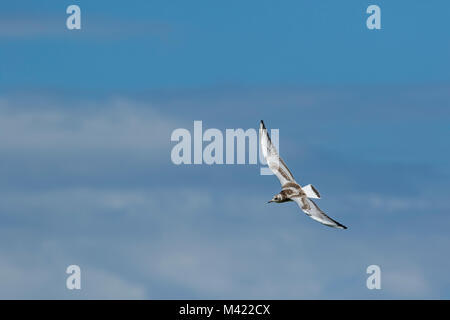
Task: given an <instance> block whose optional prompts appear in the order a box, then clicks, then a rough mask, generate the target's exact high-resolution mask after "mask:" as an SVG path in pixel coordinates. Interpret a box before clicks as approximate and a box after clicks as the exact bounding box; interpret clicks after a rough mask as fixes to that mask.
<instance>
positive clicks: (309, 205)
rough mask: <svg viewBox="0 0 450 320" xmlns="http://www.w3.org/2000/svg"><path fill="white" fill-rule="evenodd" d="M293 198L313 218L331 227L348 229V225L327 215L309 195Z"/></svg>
mask: <svg viewBox="0 0 450 320" xmlns="http://www.w3.org/2000/svg"><path fill="white" fill-rule="evenodd" d="M292 200H294V201H295V202H297V204H298V206H299V207H300V209H302V210H303V212H305V213H306V214H307V215H308V216H310V217H311V218H312V219H314V220H316V221H319V222H320V223H322V224H324V225H326V226H329V227H333V228H339V229H347V227H346V226H344V225H342V224H340V223H339V222H337V221H335V220H333V219H331V218H330V217H329V216H327V215H326V214H325V213H324V212H323V211H322V210H320V208H319V207H318V206H317V204H315V203H314V201H312V200H311V199H308V198H307V197H294V198H292Z"/></svg>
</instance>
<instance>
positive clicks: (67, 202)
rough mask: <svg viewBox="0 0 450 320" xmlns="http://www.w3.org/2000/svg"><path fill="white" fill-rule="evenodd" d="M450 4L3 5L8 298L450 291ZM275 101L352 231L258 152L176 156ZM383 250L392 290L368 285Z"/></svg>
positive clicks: (300, 172) (300, 173)
mask: <svg viewBox="0 0 450 320" xmlns="http://www.w3.org/2000/svg"><path fill="white" fill-rule="evenodd" d="M70 4H78V5H79V6H80V7H81V15H82V29H81V30H78V31H69V30H67V29H66V27H65V20H66V17H67V16H68V15H67V14H66V13H65V11H66V8H67V6H68V5H70ZM370 4H377V5H379V6H380V7H381V12H382V21H381V24H382V29H381V30H376V31H370V30H368V29H367V28H366V26H365V21H366V18H367V16H368V15H367V14H366V13H365V11H366V8H367V6H368V5H370ZM449 10H450V4H449V3H447V2H446V1H429V2H426V3H425V2H421V3H419V2H418V3H410V1H395V2H392V1H377V2H368V1H346V2H345V3H338V2H336V1H321V2H320V3H317V2H313V1H283V3H282V4H280V3H277V2H274V1H246V2H245V3H242V1H241V2H239V1H228V2H226V3H220V4H219V3H218V2H217V3H212V2H211V1H194V2H189V3H187V2H185V1H184V2H183V1H172V2H170V3H167V2H163V1H159V2H156V1H133V2H132V3H127V4H126V5H125V4H123V3H122V4H119V3H110V2H107V1H95V2H93V1H39V2H36V1H16V2H11V3H5V4H2V5H1V10H0V11H1V13H0V41H1V50H0V155H1V159H2V161H1V162H0V193H1V199H0V297H1V298H26V299H29V298H44V299H49V298H63V299H72V298H75V299H77V298H88V299H91V298H137V299H159V298H169V299H170V298H192V299H198V298H210V299H214V298H288V299H297V298H299V299H300V298H305V299H316V298H318V299H321V298H331V299H340V298H343V299H345V298H364V299H366V298H367V299H380V298H387V299H391V298H400V299H403V298H449V297H450V277H449V276H448V269H449V267H450V258H449V257H448V256H447V255H446V252H447V251H448V248H449V246H450V238H449V235H448V229H449V227H450V217H449V214H448V212H449V210H450V202H449V201H448V197H447V193H448V190H449V182H448V180H449V174H450V166H449V160H450V152H449V150H450V148H449V147H450V145H449V141H448V138H447V137H448V136H449V133H450V129H449V117H450V90H449V89H450V79H449V77H450V63H449V60H448V59H449V57H450V41H449V37H448V30H449V29H448V26H447V24H448V21H447V20H448V19H447V15H448V14H447V12H449ZM260 119H264V120H265V122H266V125H267V126H268V127H269V128H276V129H279V130H280V152H281V154H282V156H283V158H284V160H285V161H286V163H287V164H288V166H289V167H290V169H291V171H292V172H293V173H294V176H295V177H296V178H297V180H298V181H299V182H300V183H301V184H302V185H304V184H308V183H312V184H314V186H315V187H316V188H317V189H318V190H319V191H320V192H321V194H322V195H323V198H322V199H321V200H319V203H318V204H319V205H320V206H321V208H322V209H323V210H324V211H326V212H327V213H328V214H329V215H330V216H332V217H334V218H336V220H338V221H340V222H342V223H343V224H345V225H347V226H348V227H349V229H348V230H345V231H341V230H334V229H330V228H327V227H324V226H322V225H320V224H318V223H316V222H315V221H313V220H311V219H309V218H308V217H307V216H306V215H304V214H303V213H302V212H301V211H300V210H299V209H298V208H297V207H296V206H295V204H292V203H287V204H280V205H268V204H266V202H267V201H268V200H269V199H270V198H271V197H272V196H273V195H274V194H275V193H277V192H278V191H279V188H280V187H279V183H278V181H277V180H276V178H275V177H273V176H260V175H259V166H256V165H222V166H220V165H212V166H208V165H198V166H188V165H181V166H176V165H174V164H173V163H172V162H171V160H170V152H171V149H172V147H173V146H174V143H172V142H171V141H170V135H171V132H172V131H173V130H174V129H176V128H187V129H189V130H192V129H193V121H194V120H202V121H203V126H204V128H205V129H206V128H217V129H220V130H222V131H223V132H224V131H225V129H229V128H245V129H248V128H257V127H258V123H259V120H260ZM70 264H77V265H79V266H80V267H81V270H82V290H80V291H68V290H67V289H66V288H65V279H66V277H67V275H66V274H65V268H66V267H67V266H68V265H70ZM371 264H377V265H379V266H380V267H381V270H382V290H379V291H370V290H368V289H367V288H366V286H365V283H366V278H367V276H368V275H367V274H366V273H365V271H366V268H367V266H369V265H371Z"/></svg>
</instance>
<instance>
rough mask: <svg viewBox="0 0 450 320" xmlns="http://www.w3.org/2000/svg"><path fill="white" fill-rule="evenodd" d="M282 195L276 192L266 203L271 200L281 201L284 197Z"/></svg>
mask: <svg viewBox="0 0 450 320" xmlns="http://www.w3.org/2000/svg"><path fill="white" fill-rule="evenodd" d="M283 198H284V197H283V196H282V195H281V194H276V195H274V196H273V198H272V200H270V201H269V202H267V203H271V202H282V201H283V200H284V199H283Z"/></svg>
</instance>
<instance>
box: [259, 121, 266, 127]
mask: <svg viewBox="0 0 450 320" xmlns="http://www.w3.org/2000/svg"><path fill="white" fill-rule="evenodd" d="M260 124H261V128H263V129H265V128H266V126H265V125H264V121H262V120H261V121H260Z"/></svg>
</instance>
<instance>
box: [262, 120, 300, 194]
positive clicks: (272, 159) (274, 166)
mask: <svg viewBox="0 0 450 320" xmlns="http://www.w3.org/2000/svg"><path fill="white" fill-rule="evenodd" d="M259 141H260V144H261V151H262V153H263V155H264V158H265V159H266V162H267V165H268V166H269V168H270V170H272V172H273V173H274V174H275V175H276V176H277V177H278V180H280V183H281V185H282V186H283V185H285V184H286V183H287V182H295V179H294V176H293V175H292V173H291V171H289V168H288V167H287V166H286V164H285V163H284V161H283V159H281V157H280V156H279V155H278V152H277V149H276V148H275V146H274V145H273V144H272V141H271V140H270V138H269V135H268V133H267V129H266V126H265V125H264V122H263V121H262V120H261V124H260V126H259Z"/></svg>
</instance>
